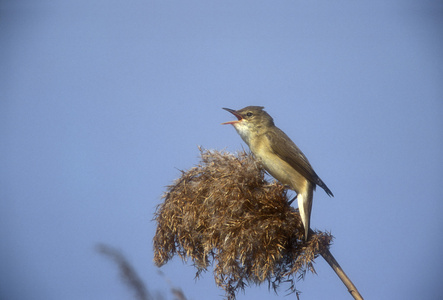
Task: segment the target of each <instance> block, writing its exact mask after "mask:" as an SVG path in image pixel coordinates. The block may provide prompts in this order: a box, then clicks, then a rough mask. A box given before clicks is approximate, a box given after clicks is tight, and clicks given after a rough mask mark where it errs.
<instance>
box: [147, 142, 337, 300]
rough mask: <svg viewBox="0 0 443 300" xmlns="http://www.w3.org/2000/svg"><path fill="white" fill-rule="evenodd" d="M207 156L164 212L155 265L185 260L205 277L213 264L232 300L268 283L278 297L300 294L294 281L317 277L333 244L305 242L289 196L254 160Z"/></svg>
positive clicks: (159, 214) (168, 197)
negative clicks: (284, 290)
mask: <svg viewBox="0 0 443 300" xmlns="http://www.w3.org/2000/svg"><path fill="white" fill-rule="evenodd" d="M200 151H201V162H200V164H199V165H198V166H196V167H194V168H192V169H190V170H189V171H187V172H182V176H181V177H180V178H179V179H178V180H176V181H175V183H174V184H173V185H171V186H169V187H168V190H167V192H166V193H165V195H164V196H163V198H164V202H163V203H162V204H160V205H159V206H158V207H157V211H156V214H155V220H156V221H157V231H156V234H155V237H154V251H155V256H154V261H155V263H156V265H157V266H162V265H163V264H165V263H167V262H168V261H169V260H170V259H171V258H172V257H173V256H174V255H175V254H178V255H179V256H180V257H181V258H182V259H183V260H187V259H191V260H192V261H193V263H194V265H195V267H196V268H197V276H198V275H200V273H201V272H202V271H205V270H207V268H208V266H209V265H210V264H212V263H213V264H214V277H215V281H216V284H217V285H218V286H220V287H222V288H223V289H224V290H225V292H226V297H227V299H235V295H236V293H237V292H238V291H239V290H244V288H245V286H246V285H248V284H261V283H263V282H264V281H267V282H268V283H269V286H272V287H273V289H274V290H276V289H277V288H278V287H279V286H280V284H281V283H283V282H289V283H290V289H291V290H292V291H296V290H295V279H300V278H304V275H305V273H306V271H311V272H314V273H315V270H314V267H313V262H314V259H315V258H316V257H317V256H318V255H319V254H322V253H323V252H325V251H328V248H329V245H330V243H331V240H332V236H331V235H330V234H329V233H323V232H318V231H317V232H313V231H311V236H310V239H309V240H308V242H304V241H303V232H304V230H303V225H302V222H301V219H300V215H299V213H298V211H297V210H296V209H294V208H292V207H291V206H290V204H289V201H288V196H287V190H286V188H285V187H284V186H283V185H281V184H279V183H277V182H273V183H269V182H267V181H266V180H265V172H264V170H263V168H262V167H261V166H260V165H259V163H257V161H255V160H254V158H253V156H251V155H248V154H247V153H246V152H244V151H243V152H241V153H238V154H237V155H233V154H230V153H226V152H219V151H209V150H202V149H200ZM297 293H298V292H297Z"/></svg>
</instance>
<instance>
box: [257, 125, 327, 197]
mask: <svg viewBox="0 0 443 300" xmlns="http://www.w3.org/2000/svg"><path fill="white" fill-rule="evenodd" d="M265 135H266V137H267V138H268V139H269V141H270V144H271V150H272V151H273V152H274V153H275V154H276V155H277V156H279V157H280V158H281V159H283V160H284V161H286V162H288V163H289V164H290V165H291V167H293V168H294V169H295V170H296V171H297V172H299V173H300V174H301V175H303V176H304V177H305V178H306V179H308V180H309V181H311V182H312V183H314V184H316V185H318V186H320V187H321V188H323V189H324V190H325V192H326V193H327V194H328V195H329V196H334V195H333V194H332V192H331V190H329V188H328V187H327V186H326V184H325V183H324V182H323V181H322V180H321V179H320V177H318V175H317V173H315V171H314V169H313V168H312V166H311V164H310V163H309V161H308V159H307V158H306V156H305V155H304V154H303V152H301V150H300V149H299V148H298V147H297V145H295V144H294V142H292V141H291V139H290V138H289V137H288V136H287V135H286V134H285V133H284V132H283V131H282V130H280V129H279V128H277V127H275V128H274V130H269V131H267V132H266V133H265Z"/></svg>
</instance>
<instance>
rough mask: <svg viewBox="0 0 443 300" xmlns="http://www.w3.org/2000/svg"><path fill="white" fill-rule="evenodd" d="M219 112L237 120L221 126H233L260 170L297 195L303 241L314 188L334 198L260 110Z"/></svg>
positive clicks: (306, 237)
mask: <svg viewBox="0 0 443 300" xmlns="http://www.w3.org/2000/svg"><path fill="white" fill-rule="evenodd" d="M223 109H224V110H226V111H228V112H230V113H231V114H233V115H234V116H235V117H237V120H234V121H229V122H225V123H222V124H223V125H227V124H231V125H233V126H234V128H235V130H236V131H237V133H238V134H239V135H240V137H241V138H242V139H243V141H244V142H245V143H246V144H247V145H248V147H249V149H250V150H251V152H252V154H253V155H254V156H255V157H256V158H257V159H258V160H259V161H260V162H261V164H262V165H263V167H264V169H265V170H266V171H267V172H268V173H269V174H270V175H271V176H272V177H274V178H275V179H277V180H278V181H280V182H281V183H282V184H284V185H285V186H288V187H289V188H290V189H292V190H294V191H295V192H296V193H297V195H296V198H297V203H298V208H299V212H300V216H301V220H302V223H303V226H304V230H305V233H304V239H305V241H307V240H308V236H309V228H310V220H311V210H312V200H313V194H314V190H315V188H316V186H317V185H318V186H320V187H321V188H323V190H324V191H325V192H326V194H328V196H330V197H334V194H332V192H331V190H330V189H329V188H328V187H327V186H326V184H325V183H324V182H323V181H322V180H321V179H320V177H319V176H318V175H317V173H315V171H314V169H313V168H312V166H311V164H310V163H309V161H308V159H307V158H306V156H305V155H304V154H303V152H302V151H301V150H300V149H299V148H298V147H297V145H295V143H294V142H293V141H292V140H291V139H290V138H289V137H288V136H287V135H286V134H285V133H284V132H283V131H282V130H281V129H279V128H278V127H277V126H275V124H274V120H273V118H272V117H271V116H270V115H269V114H268V113H267V112H266V111H265V110H264V107H263V106H247V107H245V108H242V109H239V110H234V109H230V108H223Z"/></svg>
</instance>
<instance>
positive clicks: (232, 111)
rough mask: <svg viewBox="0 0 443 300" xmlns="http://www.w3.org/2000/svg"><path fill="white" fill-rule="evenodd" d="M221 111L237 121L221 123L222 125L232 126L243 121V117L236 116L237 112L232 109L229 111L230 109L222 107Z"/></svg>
mask: <svg viewBox="0 0 443 300" xmlns="http://www.w3.org/2000/svg"><path fill="white" fill-rule="evenodd" d="M223 109H224V110H227V111H229V112H230V113H231V114H233V115H234V116H236V117H237V119H238V120H237V121H229V122H225V123H222V125H228V124H232V125H234V124H235V123H238V122H240V121H241V120H242V119H243V117H242V116H241V115H240V114H238V113H237V111H235V110H233V109H230V108H224V107H223Z"/></svg>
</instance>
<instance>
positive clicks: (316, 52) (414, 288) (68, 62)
mask: <svg viewBox="0 0 443 300" xmlns="http://www.w3.org/2000/svg"><path fill="white" fill-rule="evenodd" d="M0 9H1V10H0V64H1V65H0V68H1V72H0V97H1V104H0V134H1V142H0V153H1V155H0V176H1V177H0V184H1V185H0V199H1V200H0V237H1V243H0V264H1V267H0V298H1V299H33V300H40V299H41V300H43V299H44V300H52V299H54V300H77V299H86V300H88V299H91V300H92V299H107V300H117V299H130V298H131V297H132V295H131V292H130V291H128V290H127V289H126V287H125V286H124V285H123V284H122V283H121V282H120V279H119V277H118V271H117V269H116V266H115V265H114V264H113V263H111V262H110V261H109V260H107V259H106V258H104V257H103V256H101V255H99V254H98V253H97V252H96V251H95V250H94V247H95V245H96V244H97V243H106V244H108V245H111V246H113V247H116V248H118V249H120V250H122V252H123V253H124V254H125V255H126V256H127V258H128V259H129V260H130V261H131V263H133V265H134V266H135V268H136V269H137V271H138V272H139V274H140V276H141V277H142V279H143V280H144V281H145V282H146V283H147V286H148V288H149V289H150V290H151V291H153V292H154V291H157V292H158V293H161V294H163V295H164V297H165V299H171V298H172V297H171V295H170V293H169V292H168V283H167V282H166V280H165V279H164V278H162V277H161V276H159V275H158V273H157V270H158V269H157V268H156V267H155V266H154V264H153V262H152V259H153V247H152V238H153V236H154V233H155V227H156V224H155V222H153V221H152V219H153V214H154V212H155V207H156V205H157V204H159V203H160V202H161V195H162V193H163V192H164V191H165V186H166V185H168V184H170V183H172V181H173V180H174V179H175V178H177V177H178V176H179V175H180V172H179V171H178V169H182V170H186V169H188V168H190V167H192V166H193V165H195V164H197V163H198V155H199V151H198V149H197V146H198V145H201V146H203V147H205V148H209V149H226V150H228V151H237V150H240V149H241V147H242V145H244V144H243V142H242V141H241V139H240V137H239V136H238V135H237V133H236V132H235V130H234V129H233V128H232V126H222V125H220V123H222V122H225V121H229V120H233V116H232V115H230V114H229V113H228V112H226V111H223V110H222V109H221V108H222V107H228V108H233V109H239V108H242V107H244V106H247V105H262V106H265V107H266V110H267V111H268V112H269V113H270V114H271V116H273V117H274V120H275V123H276V125H277V126H278V127H280V128H281V129H282V130H284V131H285V132H286V133H287V134H288V135H289V136H290V137H291V138H292V139H293V140H294V142H295V143H296V144H297V145H298V146H299V147H300V148H301V149H302V150H303V152H304V153H305V154H306V155H307V157H308V158H309V160H310V161H311V163H312V165H313V166H314V168H315V170H316V172H317V173H318V174H319V175H320V177H321V178H322V179H323V181H324V182H325V183H326V184H327V185H328V186H329V187H330V189H331V190H332V191H333V193H334V195H335V198H329V197H327V195H326V194H325V193H324V192H323V191H322V190H321V189H318V190H317V192H316V193H315V195H314V207H313V214H312V222H311V226H312V227H313V228H314V229H320V230H328V231H331V232H332V234H333V235H334V236H335V238H336V239H335V240H334V244H333V246H332V248H331V251H332V253H333V254H334V255H335V257H336V258H337V260H338V261H339V263H340V264H341V265H342V267H343V268H344V270H345V271H346V272H347V274H348V275H349V276H350V278H351V279H352V280H353V281H354V283H355V284H356V286H357V287H358V288H359V290H360V292H361V293H362V295H363V296H364V297H365V298H366V299H439V298H440V297H441V291H442V287H441V282H442V278H443V260H442V258H441V251H442V247H443V234H442V225H443V221H442V213H443V201H442V200H443V199H442V198H443V197H442V195H443V156H442V154H443V35H442V32H443V31H442V28H443V24H442V23H443V22H442V21H443V5H442V1H430V0H415V1H413V0H402V1H400V0H375V1H344V0H340V1H323V0H318V1H298V0H297V1H255V0H254V1H252V0H247V1H239V0H236V1H230V0H227V1H226V0H224V1H149V0H144V1H139V0H133V1H113V0H106V1H104V0H92V1H91V0H88V1H84V0H78V1H61V0H60V1H48V0H41V1H31V0H28V1H24V0H23V1H20V0H9V1H7V0H3V1H1V2H0ZM315 267H316V270H317V273H318V275H308V276H307V278H306V280H305V281H301V282H298V284H297V288H298V289H299V290H301V291H302V292H303V294H302V295H301V297H302V298H301V299H305V300H306V299H351V297H350V296H349V295H348V292H347V291H346V288H345V287H344V285H343V284H342V283H341V281H340V280H339V279H338V277H337V276H336V275H335V273H333V271H332V270H331V269H330V267H329V266H328V265H327V264H326V263H325V262H324V261H323V259H322V258H319V259H318V260H317V263H316V265H315ZM161 270H162V271H163V272H164V274H165V276H166V277H167V278H169V279H170V280H171V282H172V284H173V285H175V286H178V287H180V288H182V289H183V291H184V293H185V295H186V296H187V297H188V299H193V300H200V299H221V295H223V291H222V290H221V289H219V288H217V287H216V286H215V283H214V279H213V276H212V273H211V271H209V272H207V273H205V274H204V276H203V278H202V279H200V280H198V281H195V280H194V275H195V270H194V268H193V267H192V266H191V264H183V263H182V262H181V261H180V260H179V259H178V258H175V259H173V260H172V261H171V262H169V263H168V264H167V265H165V266H164V267H162V268H161ZM285 294H286V292H285V290H284V289H283V290H281V291H280V295H279V296H276V295H274V293H273V292H272V291H271V292H268V290H267V285H266V284H264V285H263V286H261V287H251V288H247V289H246V293H245V294H239V295H238V299H242V300H243V299H282V298H284V295H285ZM284 299H295V295H292V296H288V297H285V298H284Z"/></svg>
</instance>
